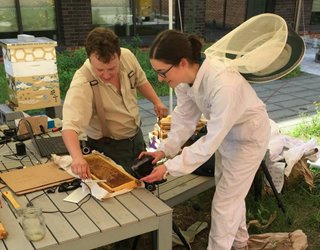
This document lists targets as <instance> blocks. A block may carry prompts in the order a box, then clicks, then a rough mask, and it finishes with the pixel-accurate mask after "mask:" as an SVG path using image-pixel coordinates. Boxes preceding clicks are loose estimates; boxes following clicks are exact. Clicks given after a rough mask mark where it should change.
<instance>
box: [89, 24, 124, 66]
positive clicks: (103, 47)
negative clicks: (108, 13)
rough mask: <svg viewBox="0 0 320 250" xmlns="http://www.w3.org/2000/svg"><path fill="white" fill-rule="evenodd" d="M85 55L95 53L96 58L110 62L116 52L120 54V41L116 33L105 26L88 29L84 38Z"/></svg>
mask: <svg viewBox="0 0 320 250" xmlns="http://www.w3.org/2000/svg"><path fill="white" fill-rule="evenodd" d="M85 48H86V52H87V56H88V57H90V55H91V54H93V53H94V54H96V55H97V57H98V59H99V60H100V61H102V62H104V63H108V62H110V60H111V59H112V58H113V57H114V54H115V53H117V54H118V56H120V53H121V52H120V41H119V38H118V37H117V35H116V34H115V33H114V32H113V31H112V30H111V29H106V28H100V27H99V28H94V29H93V30H91V31H90V33H89V34H88V36H87V39H86V45H85Z"/></svg>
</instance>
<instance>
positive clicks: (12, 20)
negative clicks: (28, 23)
mask: <svg viewBox="0 0 320 250" xmlns="http://www.w3.org/2000/svg"><path fill="white" fill-rule="evenodd" d="M17 31H18V24H17V16H16V7H15V4H14V0H1V5H0V32H17Z"/></svg>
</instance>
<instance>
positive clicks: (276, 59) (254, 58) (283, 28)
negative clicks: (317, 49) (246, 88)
mask: <svg viewBox="0 0 320 250" xmlns="http://www.w3.org/2000/svg"><path fill="white" fill-rule="evenodd" d="M294 38H295V39H297V38H300V37H299V36H297V35H296V37H294ZM300 39H301V38H300ZM301 40H302V39H301ZM287 41H288V26H287V24H286V21H285V20H284V19H283V18H282V17H280V16H278V15H275V14H270V13H265V14H261V15H257V16H254V17H252V18H250V19H249V20H247V21H246V22H244V23H242V24H241V25H240V26H238V27H237V28H235V29H234V30H232V31H231V32H229V33H228V34H227V35H225V36H224V37H222V38H221V39H220V40H218V41H217V42H216V43H214V44H213V45H212V46H210V47H209V48H208V49H206V50H205V51H204V53H205V55H206V57H207V58H217V59H219V60H220V61H223V62H224V63H225V64H226V65H227V66H228V67H233V68H236V69H237V70H238V71H239V72H240V73H242V74H243V75H246V74H249V75H250V74H254V76H260V78H259V79H258V80H256V81H255V80H252V79H251V80H252V81H251V82H265V81H266V79H263V77H261V76H264V75H268V74H271V73H272V72H275V71H277V70H279V69H281V68H286V67H285V65H286V64H287V63H288V61H289V60H290V57H291V53H292V50H293V49H294V48H292V47H290V46H287ZM298 45H299V46H300V47H301V46H302V47H303V46H304V43H303V41H302V43H301V41H300V43H298ZM299 51H301V53H302V52H303V53H302V54H304V49H301V48H300V49H299ZM302 57H303V55H302V56H299V57H298V58H297V59H295V60H300V61H301V59H302ZM300 61H299V62H300ZM296 66H297V65H294V67H291V68H290V71H291V70H292V69H293V68H295V67H296ZM287 73H289V70H286V72H285V74H287ZM279 76H280V74H279ZM281 76H283V74H282V75H281ZM245 77H246V76H245ZM276 77H277V78H279V77H278V76H276ZM276 77H274V78H276ZM249 78H250V77H249ZM270 79H271V78H270V77H268V79H267V80H270ZM248 80H249V81H250V79H248ZM272 80H274V79H272Z"/></svg>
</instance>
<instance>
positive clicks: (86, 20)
mask: <svg viewBox="0 0 320 250" xmlns="http://www.w3.org/2000/svg"><path fill="white" fill-rule="evenodd" d="M59 8H60V10H61V13H60V25H61V27H62V30H61V40H62V43H63V45H64V46H67V47H77V46H82V45H84V41H85V38H86V36H87V34H88V32H89V31H90V30H91V29H92V17H91V0H77V1H74V0H60V1H59Z"/></svg>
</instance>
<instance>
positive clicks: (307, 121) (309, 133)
mask: <svg viewBox="0 0 320 250" xmlns="http://www.w3.org/2000/svg"><path fill="white" fill-rule="evenodd" d="M315 105H316V114H315V115H314V116H306V115H302V122H301V123H300V124H298V125H297V126H295V127H294V128H293V129H292V130H291V131H290V132H289V134H290V135H292V136H293V137H298V138H302V139H307V140H309V139H311V138H315V139H317V141H318V143H320V109H319V106H320V103H316V104H315Z"/></svg>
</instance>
